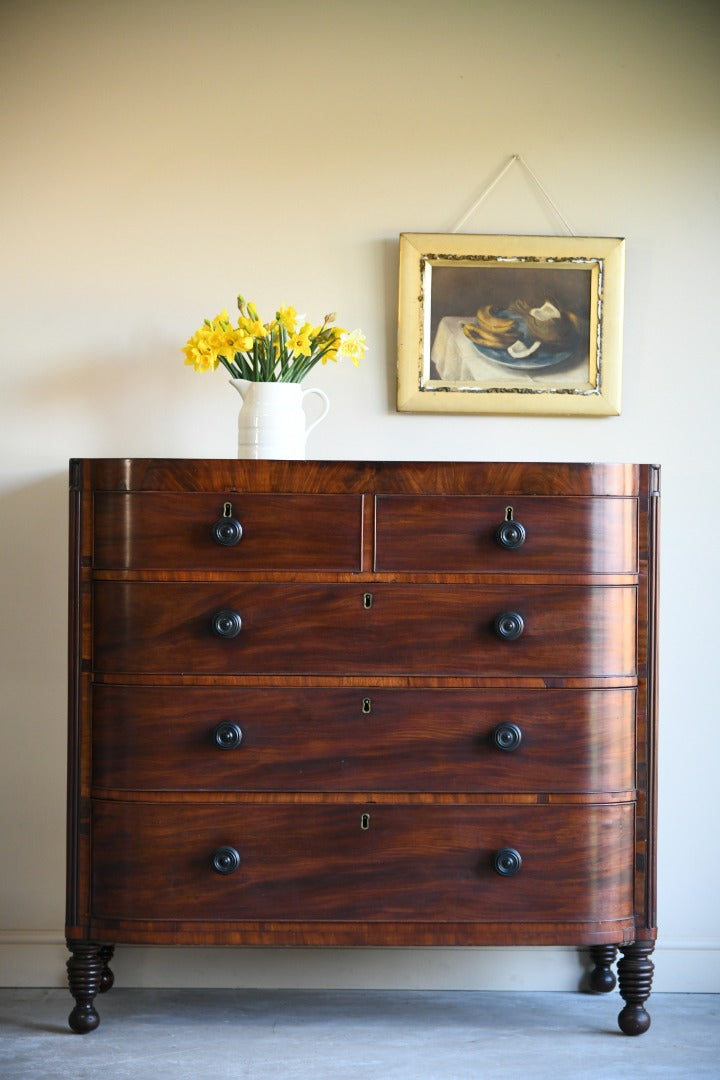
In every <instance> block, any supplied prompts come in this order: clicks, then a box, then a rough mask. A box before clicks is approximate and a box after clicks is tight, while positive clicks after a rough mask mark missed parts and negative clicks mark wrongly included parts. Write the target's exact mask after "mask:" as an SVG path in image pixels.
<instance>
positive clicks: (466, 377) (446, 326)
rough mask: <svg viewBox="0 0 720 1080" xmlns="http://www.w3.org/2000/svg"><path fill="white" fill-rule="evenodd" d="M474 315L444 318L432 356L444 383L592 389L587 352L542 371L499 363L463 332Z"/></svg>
mask: <svg viewBox="0 0 720 1080" xmlns="http://www.w3.org/2000/svg"><path fill="white" fill-rule="evenodd" d="M472 322H473V316H472V315H465V316H458V315H445V316H444V317H443V318H442V319H441V320H440V324H439V326H438V329H437V333H436V335H435V340H434V342H433V344H432V350H431V352H430V359H431V360H432V362H433V364H434V365H435V367H436V368H437V371H438V374H439V375H440V378H441V379H442V380H443V382H477V383H484V384H487V383H490V384H494V385H497V384H499V383H501V382H502V383H508V382H512V383H513V384H515V385H518V384H520V385H521V384H522V383H526V384H528V385H531V386H563V387H569V388H571V389H573V390H575V389H578V390H580V389H582V390H590V389H592V388H591V386H590V383H589V382H588V360H587V354H583V352H581V353H580V354H579V355H577V356H575V357H573V358H571V359H570V360H567V361H566V362H565V363H563V364H556V365H554V366H553V367H546V368H540V369H539V370H538V371H532V370H530V371H525V370H522V369H520V368H516V367H509V366H506V365H505V364H498V363H496V361H494V360H490V359H489V358H488V357H485V356H482V355H481V354H480V353H479V352H478V350H477V347H476V346H475V345H473V343H472V341H470V338H468V337H466V336H465V333H464V331H463V324H464V323H472Z"/></svg>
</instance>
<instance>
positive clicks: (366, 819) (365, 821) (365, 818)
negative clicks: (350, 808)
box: [360, 814, 370, 832]
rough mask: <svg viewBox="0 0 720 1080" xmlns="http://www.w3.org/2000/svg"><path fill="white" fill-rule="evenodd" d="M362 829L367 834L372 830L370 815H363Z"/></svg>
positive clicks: (361, 816)
mask: <svg viewBox="0 0 720 1080" xmlns="http://www.w3.org/2000/svg"><path fill="white" fill-rule="evenodd" d="M360 828H361V829H362V831H363V832H367V831H368V829H369V828H370V815H369V814H361V815H360Z"/></svg>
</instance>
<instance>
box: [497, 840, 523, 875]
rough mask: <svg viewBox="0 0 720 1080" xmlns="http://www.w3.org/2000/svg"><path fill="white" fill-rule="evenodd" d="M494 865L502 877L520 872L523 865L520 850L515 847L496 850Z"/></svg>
mask: <svg viewBox="0 0 720 1080" xmlns="http://www.w3.org/2000/svg"><path fill="white" fill-rule="evenodd" d="M493 866H494V867H495V870H496V871H497V873H498V874H500V876H501V877H512V876H513V875H514V874H518V873H519V872H520V867H521V866H522V859H521V857H520V852H519V851H516V850H515V848H513V847H504V848H500V850H499V851H496V852H495V858H494V859H493Z"/></svg>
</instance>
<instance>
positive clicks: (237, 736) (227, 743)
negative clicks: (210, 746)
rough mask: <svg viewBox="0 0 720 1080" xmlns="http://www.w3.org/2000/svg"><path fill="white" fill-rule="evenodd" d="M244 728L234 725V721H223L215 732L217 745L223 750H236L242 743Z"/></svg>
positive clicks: (214, 736)
mask: <svg viewBox="0 0 720 1080" xmlns="http://www.w3.org/2000/svg"><path fill="white" fill-rule="evenodd" d="M242 737H243V733H242V728H240V727H238V725H237V724H234V723H233V722H232V720H223V722H222V723H221V724H218V725H217V727H216V728H215V730H214V731H213V739H214V741H215V745H216V746H219V747H220V749H221V750H234V749H235V747H236V746H239V745H240V743H241V742H242Z"/></svg>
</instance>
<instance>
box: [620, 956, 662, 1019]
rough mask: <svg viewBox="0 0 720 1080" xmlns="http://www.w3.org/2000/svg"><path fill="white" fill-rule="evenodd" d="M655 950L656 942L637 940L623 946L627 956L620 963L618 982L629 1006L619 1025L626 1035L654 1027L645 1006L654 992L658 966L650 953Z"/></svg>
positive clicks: (626, 1007) (622, 1013) (624, 1011)
mask: <svg viewBox="0 0 720 1080" xmlns="http://www.w3.org/2000/svg"><path fill="white" fill-rule="evenodd" d="M654 947H655V943H654V942H652V941H635V942H633V944H632V945H621V946H620V951H621V952H622V954H623V955H622V958H621V959H620V961H619V962H618V982H619V984H620V994H621V996H622V998H623V999H624V1000H625V1002H626V1004H625V1008H624V1009H623V1010H622V1012H621V1013H620V1015H619V1016H618V1024H619V1025H620V1030H621V1031H622V1032H624V1033H625V1034H626V1035H642V1034H643V1032H645V1031H647V1029H648V1028H649V1027H650V1017H649V1015H648V1013H647V1012H646V1011H645V1008H644V1005H645V1002H646V1001H647V999H648V998H649V997H650V990H651V989H652V977H653V972H654V971H655V965H654V964H653V962H652V960H651V959H650V954H651V952H652V951H653V949H654Z"/></svg>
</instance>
